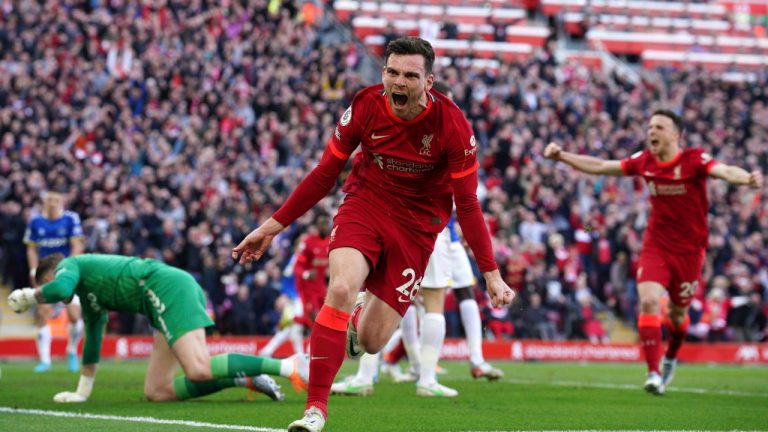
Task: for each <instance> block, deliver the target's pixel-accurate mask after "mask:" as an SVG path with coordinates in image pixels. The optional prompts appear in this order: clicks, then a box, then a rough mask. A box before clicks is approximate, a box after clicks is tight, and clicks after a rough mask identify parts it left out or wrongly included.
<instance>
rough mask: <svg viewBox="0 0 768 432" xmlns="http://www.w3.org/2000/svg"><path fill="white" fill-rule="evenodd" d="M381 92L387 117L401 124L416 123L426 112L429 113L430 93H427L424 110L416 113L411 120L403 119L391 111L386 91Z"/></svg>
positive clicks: (430, 107) (430, 105) (430, 104)
mask: <svg viewBox="0 0 768 432" xmlns="http://www.w3.org/2000/svg"><path fill="white" fill-rule="evenodd" d="M383 93H384V105H386V106H387V114H389V117H390V118H391V119H392V120H394V121H396V122H398V123H401V124H413V123H416V122H418V121H421V119H423V118H424V117H425V116H426V115H427V114H429V110H431V109H432V98H431V97H430V94H429V93H427V107H426V108H424V111H422V112H421V113H419V115H417V116H416V117H414V118H413V119H411V120H403V119H401V118H400V117H398V116H397V114H395V113H394V112H392V107H391V106H389V97H388V96H387V93H386V92H383Z"/></svg>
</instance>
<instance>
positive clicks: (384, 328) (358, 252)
mask: <svg viewBox="0 0 768 432" xmlns="http://www.w3.org/2000/svg"><path fill="white" fill-rule="evenodd" d="M434 59H435V55H434V51H433V50H432V46H431V45H430V44H429V42H427V41H425V40H423V39H420V38H415V37H403V38H399V39H396V40H393V41H392V42H390V43H389V45H388V46H387V49H386V52H385V66H384V68H383V70H382V81H383V84H379V85H374V86H371V87H368V88H365V89H363V90H361V91H360V92H359V93H358V94H357V95H356V96H355V98H354V100H353V101H352V105H351V106H350V107H349V108H348V109H347V111H346V112H345V113H344V115H343V116H342V117H341V119H340V120H339V123H338V125H337V127H336V130H335V133H334V134H333V136H332V138H331V140H330V142H329V143H328V146H327V148H326V150H325V153H324V154H323V157H322V159H321V161H320V163H319V164H318V166H317V167H316V168H315V169H313V170H312V172H310V174H309V175H308V176H307V177H306V178H305V179H304V180H303V181H302V182H301V183H300V184H299V186H298V187H297V188H296V190H295V191H294V192H293V193H292V194H291V196H290V197H289V198H288V200H287V201H286V202H285V204H284V205H283V206H282V207H281V208H280V209H279V210H278V211H277V212H275V214H274V215H273V216H272V217H271V218H269V219H268V220H267V221H265V222H264V224H263V225H261V226H260V227H258V228H257V229H255V230H254V231H252V232H251V233H250V234H248V236H247V237H246V238H245V239H244V240H243V241H242V242H241V243H240V244H239V245H237V246H236V247H235V248H234V249H233V250H232V255H233V257H234V258H236V259H237V258H239V260H240V262H241V263H242V264H244V263H247V262H251V261H253V260H257V259H259V258H261V256H262V255H263V254H264V252H265V251H266V248H267V247H268V246H269V244H270V242H271V241H272V239H273V238H274V237H275V235H277V234H278V233H279V232H280V231H282V230H283V229H284V228H285V227H286V226H288V225H289V224H290V223H292V222H293V221H294V220H296V219H297V218H298V217H299V216H301V215H302V214H304V213H305V212H306V211H307V210H309V209H310V208H311V207H312V206H314V205H315V204H316V203H317V202H318V201H319V200H320V199H322V198H323V197H324V196H325V195H326V194H327V193H328V192H329V191H330V190H331V188H332V187H333V186H334V184H335V181H336V178H337V177H338V175H339V174H340V173H341V170H342V169H343V168H344V166H345V164H346V162H347V159H348V158H349V157H350V155H351V154H352V152H353V151H354V150H355V149H356V148H357V146H358V145H361V147H362V151H361V152H359V153H358V154H357V155H356V156H355V158H354V162H353V168H352V172H351V173H350V175H349V177H348V178H347V181H346V183H345V185H344V191H345V192H346V193H347V196H346V199H345V201H344V203H343V204H342V205H341V207H340V208H339V211H338V214H337V216H336V218H335V220H334V227H333V230H332V231H331V235H330V240H329V248H330V254H329V268H330V282H329V286H328V295H327V297H326V299H325V304H324V305H323V307H322V308H321V309H320V311H319V313H318V314H317V318H316V319H315V325H314V327H313V329H312V335H311V338H310V345H311V352H310V382H309V392H308V395H307V404H306V411H305V412H304V417H303V418H302V419H300V420H297V421H294V422H293V423H291V424H290V425H289V426H288V430H289V431H294V432H295V431H310V432H317V431H321V430H322V429H323V426H324V424H325V421H326V418H327V402H328V394H329V391H330V387H331V384H332V382H333V378H334V377H335V376H336V373H337V372H338V370H339V368H340V366H341V363H342V361H343V360H344V349H345V347H346V351H347V353H348V354H349V355H350V356H351V357H357V356H359V355H361V354H362V353H363V351H365V352H368V353H376V352H378V351H379V350H381V348H382V347H383V346H384V344H385V343H386V342H387V341H388V340H389V339H390V337H391V335H392V333H393V332H394V331H395V329H396V328H397V326H398V324H399V322H400V319H401V317H402V315H403V314H404V313H405V311H406V310H407V309H408V307H409V306H410V304H411V302H412V301H413V299H414V298H415V297H416V294H417V293H418V290H419V286H420V283H421V280H422V278H423V276H424V269H425V268H426V266H427V261H428V259H429V255H430V253H431V251H432V248H433V247H434V244H435V238H436V236H437V234H438V233H439V232H440V231H442V230H443V228H444V227H445V225H446V223H447V222H448V219H449V217H450V214H451V209H452V206H453V201H454V200H455V202H456V208H457V216H458V221H459V224H460V225H461V227H462V229H463V232H464V235H465V237H466V239H467V242H468V243H469V245H470V247H471V248H472V250H473V251H474V253H475V256H476V257H477V260H478V264H479V267H480V270H481V271H482V272H483V275H484V277H485V279H486V283H487V287H488V292H489V294H490V296H491V301H492V303H493V304H494V305H500V304H508V303H510V302H511V301H512V299H513V298H514V292H513V291H512V290H511V289H510V288H509V287H508V286H507V285H506V284H505V283H504V281H503V280H502V278H501V276H500V274H499V271H498V269H497V267H496V263H495V261H494V258H493V253H492V251H491V244H490V236H489V235H488V231H487V228H486V226H485V221H484V219H483V215H482V212H481V210H480V206H479V204H478V201H477V196H476V194H475V190H476V188H477V169H478V166H479V164H478V162H477V157H476V156H477V141H476V140H475V137H474V136H473V135H472V131H471V128H470V127H469V124H468V122H467V120H466V118H464V115H463V114H462V113H461V111H460V110H459V109H458V107H456V105H454V104H453V103H452V102H451V101H450V100H449V99H448V98H446V97H445V96H443V95H440V94H438V93H430V92H429V89H430V88H431V86H432V82H433V80H434V77H433V75H432V65H433V63H434ZM363 285H365V288H366V289H367V292H368V294H372V295H366V294H365V293H361V294H362V295H359V296H357V294H358V292H359V291H360V289H361V288H362V287H363ZM356 296H357V302H356V301H355V297H356Z"/></svg>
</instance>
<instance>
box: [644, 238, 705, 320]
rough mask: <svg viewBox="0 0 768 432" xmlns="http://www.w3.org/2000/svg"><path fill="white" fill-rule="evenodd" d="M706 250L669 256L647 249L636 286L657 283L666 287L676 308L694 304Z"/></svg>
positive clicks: (659, 251) (655, 249)
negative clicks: (644, 283)
mask: <svg viewBox="0 0 768 432" xmlns="http://www.w3.org/2000/svg"><path fill="white" fill-rule="evenodd" d="M704 252H705V251H704V250H702V251H701V253H698V254H670V253H667V252H664V251H662V250H661V249H659V248H657V247H647V246H644V247H643V250H642V252H640V262H639V266H638V268H637V283H641V282H656V283H659V284H661V285H662V286H664V288H666V290H667V292H668V293H669V299H670V300H671V301H672V303H674V304H675V305H676V306H679V307H687V306H688V305H690V304H691V300H693V297H694V295H695V294H696V291H697V290H698V287H699V280H701V270H702V267H703V265H704Z"/></svg>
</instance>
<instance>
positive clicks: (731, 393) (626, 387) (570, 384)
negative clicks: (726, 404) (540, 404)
mask: <svg viewBox="0 0 768 432" xmlns="http://www.w3.org/2000/svg"><path fill="white" fill-rule="evenodd" d="M504 381H507V382H511V383H513V384H545V385H551V386H557V387H590V388H605V389H613V390H641V389H642V386H641V385H640V384H608V383H587V382H581V381H534V380H523V379H514V378H512V379H507V380H504ZM669 389H670V390H671V391H673V392H675V393H696V394H719V395H726V396H751V397H768V393H752V392H743V391H735V390H714V389H702V388H690V387H670V388H669Z"/></svg>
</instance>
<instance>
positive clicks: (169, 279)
mask: <svg viewBox="0 0 768 432" xmlns="http://www.w3.org/2000/svg"><path fill="white" fill-rule="evenodd" d="M144 286H145V287H146V294H145V296H146V310H147V318H148V319H149V322H150V323H151V324H152V326H153V327H154V328H156V329H157V330H158V331H160V332H162V334H163V336H165V339H166V340H168V346H169V347H171V346H173V344H174V343H175V342H176V341H177V340H179V338H180V337H182V336H184V335H185V334H186V333H187V332H189V331H192V330H195V329H199V328H205V327H209V326H212V325H213V321H212V320H211V318H210V317H209V316H208V312H207V311H206V310H205V295H204V294H203V289H202V288H201V287H200V285H199V284H198V283H197V281H196V280H195V278H193V277H192V275H190V274H189V273H187V272H185V271H183V270H180V269H177V268H175V267H171V266H167V265H163V266H161V267H160V268H158V269H157V270H155V271H154V272H152V274H151V275H150V276H149V277H148V278H147V279H146V280H145V281H144Z"/></svg>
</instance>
